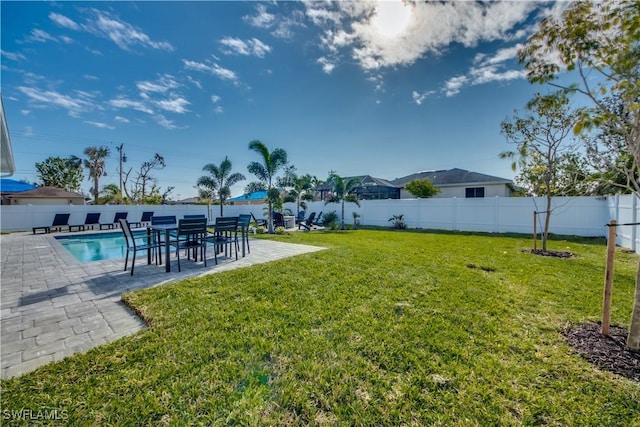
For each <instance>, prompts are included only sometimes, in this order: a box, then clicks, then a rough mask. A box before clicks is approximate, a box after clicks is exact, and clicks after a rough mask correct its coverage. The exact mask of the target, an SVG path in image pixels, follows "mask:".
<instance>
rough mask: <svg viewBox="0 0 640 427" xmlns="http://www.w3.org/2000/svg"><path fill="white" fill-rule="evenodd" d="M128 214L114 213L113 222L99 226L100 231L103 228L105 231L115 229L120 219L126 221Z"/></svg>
mask: <svg viewBox="0 0 640 427" xmlns="http://www.w3.org/2000/svg"><path fill="white" fill-rule="evenodd" d="M128 214H129V212H116V214H115V215H114V217H113V222H107V223H104V224H100V230H104V229H105V228H107V229H111V228H116V227H117V226H118V225H119V221H120V220H121V219H127V215H128Z"/></svg>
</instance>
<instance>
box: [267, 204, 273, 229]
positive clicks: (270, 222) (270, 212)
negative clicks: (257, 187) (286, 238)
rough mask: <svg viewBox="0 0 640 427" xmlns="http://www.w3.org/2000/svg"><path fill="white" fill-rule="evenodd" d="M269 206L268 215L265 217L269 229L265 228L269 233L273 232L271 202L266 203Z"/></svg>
mask: <svg viewBox="0 0 640 427" xmlns="http://www.w3.org/2000/svg"><path fill="white" fill-rule="evenodd" d="M268 206H269V217H268V218H267V224H268V225H269V227H268V228H269V229H268V230H267V231H268V232H269V234H273V206H272V204H271V202H269V204H268Z"/></svg>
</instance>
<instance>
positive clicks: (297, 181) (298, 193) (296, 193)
mask: <svg viewBox="0 0 640 427" xmlns="http://www.w3.org/2000/svg"><path fill="white" fill-rule="evenodd" d="M312 187H313V184H312V183H311V175H309V174H305V175H302V176H297V175H295V174H294V175H293V177H292V179H291V190H289V194H288V195H287V199H286V201H292V202H295V203H296V207H297V211H296V215H298V216H299V215H300V207H301V206H302V208H303V209H305V208H306V203H305V201H306V200H313V194H311V188H312Z"/></svg>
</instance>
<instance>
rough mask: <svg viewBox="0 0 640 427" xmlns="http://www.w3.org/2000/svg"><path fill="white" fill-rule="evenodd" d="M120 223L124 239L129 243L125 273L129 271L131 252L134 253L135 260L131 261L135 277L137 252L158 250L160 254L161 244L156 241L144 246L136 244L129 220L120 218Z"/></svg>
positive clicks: (125, 259)
mask: <svg viewBox="0 0 640 427" xmlns="http://www.w3.org/2000/svg"><path fill="white" fill-rule="evenodd" d="M118 223H119V225H120V229H121V230H122V232H123V233H124V239H125V241H126V243H127V254H126V256H125V258H124V271H127V263H128V261H129V252H133V258H132V259H131V275H132V276H133V268H134V267H135V265H136V252H138V251H150V250H152V249H153V251H154V252H155V251H156V250H157V251H158V252H160V243H159V242H157V241H155V240H152V241H151V242H150V243H147V244H142V245H139V244H136V239H135V238H134V237H133V234H132V233H131V226H130V225H129V223H128V222H127V220H126V219H123V218H120V219H119V220H118ZM157 264H158V257H156V265H157Z"/></svg>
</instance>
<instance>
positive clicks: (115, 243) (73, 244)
mask: <svg viewBox="0 0 640 427" xmlns="http://www.w3.org/2000/svg"><path fill="white" fill-rule="evenodd" d="M133 235H134V238H135V239H136V243H137V244H144V243H146V239H147V237H146V236H147V232H146V231H145V230H136V231H134V232H133ZM56 239H57V240H58V241H59V242H60V244H61V245H62V246H64V248H65V249H66V250H68V251H69V252H71V254H72V255H73V256H74V257H75V258H76V259H77V260H78V261H80V262H82V263H85V262H91V261H101V260H105V259H117V258H124V257H125V255H126V254H127V245H126V243H125V240H124V234H122V232H121V231H119V232H114V233H99V234H98V233H91V234H77V235H74V236H56Z"/></svg>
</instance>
